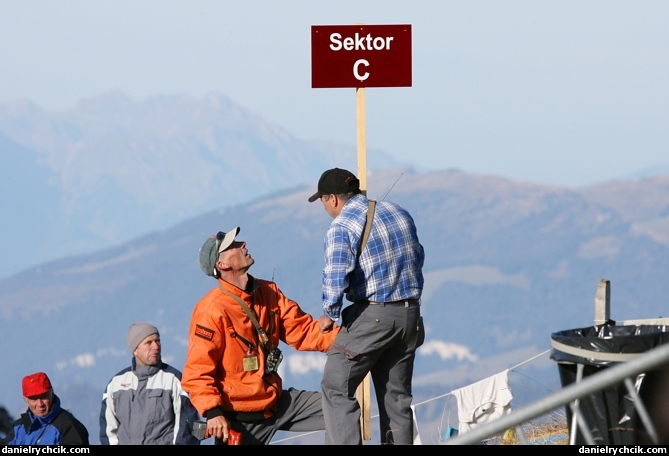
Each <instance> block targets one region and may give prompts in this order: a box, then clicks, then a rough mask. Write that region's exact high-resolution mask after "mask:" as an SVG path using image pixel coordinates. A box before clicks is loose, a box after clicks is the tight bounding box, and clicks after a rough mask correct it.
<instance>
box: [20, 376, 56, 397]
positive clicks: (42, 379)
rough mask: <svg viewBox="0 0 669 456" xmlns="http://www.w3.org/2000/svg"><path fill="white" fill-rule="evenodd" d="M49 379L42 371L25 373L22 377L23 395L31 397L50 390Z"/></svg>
mask: <svg viewBox="0 0 669 456" xmlns="http://www.w3.org/2000/svg"><path fill="white" fill-rule="evenodd" d="M51 388H52V387H51V381H50V380H49V377H47V376H46V374H45V373H44V372H37V373H36V374H31V375H26V376H25V377H23V396H24V397H33V396H39V395H40V394H44V393H46V392H47V391H49V390H51Z"/></svg>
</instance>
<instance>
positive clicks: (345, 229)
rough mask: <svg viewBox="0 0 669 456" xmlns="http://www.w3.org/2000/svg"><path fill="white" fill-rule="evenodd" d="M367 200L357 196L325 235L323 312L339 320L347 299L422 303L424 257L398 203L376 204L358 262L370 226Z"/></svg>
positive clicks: (350, 201)
mask: <svg viewBox="0 0 669 456" xmlns="http://www.w3.org/2000/svg"><path fill="white" fill-rule="evenodd" d="M367 207H368V200H367V198H366V197H365V196H364V195H362V194H359V195H355V196H353V197H352V198H351V199H349V200H348V201H347V202H346V203H345V204H344V207H343V208H342V211H341V213H340V214H339V215H338V216H337V217H336V218H335V219H334V220H333V221H332V224H331V225H330V228H329V229H328V231H327V233H326V235H325V267H324V269H323V310H324V312H325V315H327V316H328V317H330V318H332V319H333V320H335V319H338V318H339V317H340V313H341V308H342V305H343V298H344V295H346V299H347V300H349V301H351V302H355V301H362V300H369V301H378V302H390V301H399V300H402V299H419V298H420V297H421V293H422V291H423V272H422V268H423V261H424V259H425V253H424V251H423V246H422V245H421V244H420V242H419V241H418V234H417V233H416V226H415V225H414V221H413V218H412V217H411V215H409V213H408V212H407V211H406V210H405V209H403V208H402V207H400V206H398V205H397V204H393V203H389V202H386V201H377V202H376V210H375V213H374V222H373V223H372V231H371V233H370V235H369V239H367V244H366V245H365V248H364V249H363V251H362V254H361V255H360V259H359V261H357V259H356V255H357V251H358V246H359V245H360V242H361V241H362V235H363V231H364V229H365V222H366V221H367Z"/></svg>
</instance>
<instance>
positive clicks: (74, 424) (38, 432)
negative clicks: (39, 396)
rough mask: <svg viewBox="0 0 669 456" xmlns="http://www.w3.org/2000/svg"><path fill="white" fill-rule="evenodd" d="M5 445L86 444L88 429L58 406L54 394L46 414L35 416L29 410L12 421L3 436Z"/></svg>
mask: <svg viewBox="0 0 669 456" xmlns="http://www.w3.org/2000/svg"><path fill="white" fill-rule="evenodd" d="M2 443H6V444H7V445H88V444H89V443H88V430H87V429H86V426H84V425H83V424H82V423H81V422H80V421H79V420H77V419H76V418H75V417H74V415H72V414H71V413H70V412H68V411H67V410H64V409H62V408H61V407H60V398H59V397H58V396H56V395H55V394H54V396H53V407H52V408H51V411H50V412H49V414H48V415H46V416H43V417H36V416H34V415H33V414H32V412H31V411H30V410H28V411H26V413H23V414H22V415H21V417H20V418H19V419H18V420H16V421H15V422H14V425H13V426H12V429H11V431H10V432H9V434H8V435H7V437H5V440H4V442H2Z"/></svg>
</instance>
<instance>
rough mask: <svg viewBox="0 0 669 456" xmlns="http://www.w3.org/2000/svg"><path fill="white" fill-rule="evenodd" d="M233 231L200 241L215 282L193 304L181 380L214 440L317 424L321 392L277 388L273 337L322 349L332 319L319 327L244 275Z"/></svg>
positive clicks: (263, 439)
mask: <svg viewBox="0 0 669 456" xmlns="http://www.w3.org/2000/svg"><path fill="white" fill-rule="evenodd" d="M238 234H239V227H236V228H234V229H233V230H231V231H229V232H227V233H224V232H222V231H219V232H218V234H217V235H215V236H211V237H210V238H209V239H207V241H206V242H205V243H204V245H203V246H202V247H201V248H200V267H201V268H202V270H203V271H204V273H205V274H207V275H208V276H212V277H214V278H215V279H216V281H217V286H216V287H214V288H213V289H212V290H210V291H209V293H207V294H206V295H205V296H204V297H203V298H202V299H201V300H200V301H199V302H198V303H197V304H196V306H195V309H194V310H193V315H192V317H191V322H190V329H189V341H188V354H187V357H186V363H185V365H184V368H183V375H182V378H181V385H182V387H183V389H184V390H185V391H187V392H188V393H189V395H190V400H191V402H192V403H193V405H195V407H196V408H197V410H198V412H199V413H200V414H201V415H202V416H203V417H205V418H206V419H207V429H206V432H205V438H209V437H210V436H215V439H214V443H215V444H223V443H225V442H227V440H228V438H229V437H230V430H231V429H232V430H234V431H237V432H240V433H241V442H242V444H268V443H269V442H270V441H271V439H272V437H273V436H274V434H275V433H276V432H277V431H280V430H285V431H298V432H309V431H319V430H324V429H325V424H324V421H323V410H322V406H321V393H320V392H317V391H302V390H296V389H293V388H289V389H283V384H282V379H281V377H280V376H279V374H278V372H277V368H278V365H279V363H280V362H281V359H282V355H281V351H280V350H279V341H283V342H284V343H286V344H288V345H290V346H291V347H293V348H295V349H297V350H305V351H320V352H323V353H325V352H327V350H328V348H329V347H330V345H331V344H332V341H333V340H334V338H335V336H336V335H337V333H338V332H339V326H335V327H333V329H332V330H331V331H329V332H327V333H322V332H321V330H320V329H319V326H318V323H317V321H316V320H314V319H313V317H312V316H311V315H309V314H307V313H305V312H304V311H303V310H302V309H301V308H300V306H299V305H298V304H297V303H296V302H295V301H293V300H291V299H289V298H287V297H286V296H284V294H283V293H282V292H281V290H280V289H279V287H278V286H277V285H276V284H275V283H274V282H270V281H267V280H262V279H257V278H255V277H253V276H252V275H250V274H249V273H248V270H249V268H250V267H251V266H252V265H253V263H254V259H253V257H251V255H250V254H249V251H248V250H247V248H246V243H245V242H242V241H237V240H235V238H236V236H237V235H238Z"/></svg>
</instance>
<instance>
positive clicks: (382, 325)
mask: <svg viewBox="0 0 669 456" xmlns="http://www.w3.org/2000/svg"><path fill="white" fill-rule="evenodd" d="M424 339H425V329H424V328H423V321H422V318H420V306H418V305H413V306H411V307H404V306H403V305H386V306H381V305H373V304H360V303H355V304H352V305H350V306H348V307H346V308H345V309H344V311H343V314H342V328H341V330H340V331H339V334H338V335H337V337H336V339H335V341H334V343H333V344H332V347H330V350H329V351H328V355H327V361H326V363H325V369H324V371H323V379H322V381H321V389H322V392H323V416H324V417H325V443H326V444H327V445H361V444H362V435H361V430H360V413H361V412H360V405H359V403H358V400H357V399H356V397H355V392H356V388H357V387H358V385H360V383H362V381H363V380H364V378H365V376H366V375H367V373H369V372H371V377H372V382H373V384H374V390H375V392H376V402H377V405H378V408H379V426H380V439H381V444H407V445H411V444H413V414H412V413H411V401H412V399H413V396H412V394H411V379H412V376H413V366H414V359H415V357H416V349H417V348H418V347H419V346H420V345H421V344H422V343H423V341H424Z"/></svg>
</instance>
